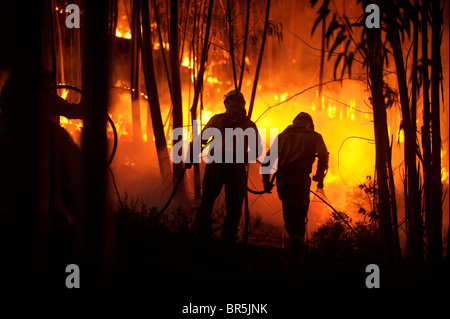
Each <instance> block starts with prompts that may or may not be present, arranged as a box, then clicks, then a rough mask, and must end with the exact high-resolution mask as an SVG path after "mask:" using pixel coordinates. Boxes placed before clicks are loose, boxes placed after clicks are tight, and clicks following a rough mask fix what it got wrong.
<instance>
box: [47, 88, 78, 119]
mask: <svg viewBox="0 0 450 319" xmlns="http://www.w3.org/2000/svg"><path fill="white" fill-rule="evenodd" d="M42 98H43V103H44V105H45V106H46V107H48V108H49V111H50V112H51V113H52V114H54V115H60V116H64V117H66V118H68V119H81V118H83V116H82V109H83V106H82V102H80V103H79V104H75V103H69V102H67V101H66V100H64V99H63V98H62V97H60V96H58V95H56V94H44V95H43V97H42Z"/></svg>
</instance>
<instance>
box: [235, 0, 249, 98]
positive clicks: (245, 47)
mask: <svg viewBox="0 0 450 319" xmlns="http://www.w3.org/2000/svg"><path fill="white" fill-rule="evenodd" d="M250 3H251V0H247V12H246V17H245V31H244V32H245V33H244V48H243V49H242V62H241V74H240V76H239V86H238V89H239V91H240V90H241V88H242V81H243V79H244V70H245V55H246V54H247V42H248V26H249V22H250Z"/></svg>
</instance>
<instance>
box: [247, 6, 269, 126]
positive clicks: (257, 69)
mask: <svg viewBox="0 0 450 319" xmlns="http://www.w3.org/2000/svg"><path fill="white" fill-rule="evenodd" d="M269 13H270V0H267V4H266V16H265V20H264V30H263V34H262V42H261V49H260V50H259V57H258V64H257V65H256V72H255V79H254V80H253V87H252V96H251V98H250V106H249V108H248V117H249V118H251V117H252V113H253V105H254V103H255V97H256V89H257V87H258V79H259V72H260V70H261V65H262V59H263V56H264V47H265V44H266V38H267V28H268V26H269Z"/></svg>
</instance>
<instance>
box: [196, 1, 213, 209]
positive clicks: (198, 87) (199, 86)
mask: <svg viewBox="0 0 450 319" xmlns="http://www.w3.org/2000/svg"><path fill="white" fill-rule="evenodd" d="M213 4H214V1H213V0H210V1H209V5H208V17H207V21H206V30H205V40H204V43H203V48H202V56H201V60H200V70H199V72H198V76H197V81H196V83H195V92H194V99H193V101H192V107H191V119H192V128H193V130H194V120H197V104H198V100H199V97H200V93H201V91H202V89H203V75H204V73H205V67H206V61H207V57H208V50H209V33H210V29H211V17H212V9H213ZM200 129H201V127H200ZM198 133H199V134H201V132H198ZM200 189H201V185H200V169H199V165H198V164H194V197H195V198H194V199H195V202H196V203H197V202H198V201H199V200H200V195H201V194H200Z"/></svg>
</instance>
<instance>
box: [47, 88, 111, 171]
mask: <svg viewBox="0 0 450 319" xmlns="http://www.w3.org/2000/svg"><path fill="white" fill-rule="evenodd" d="M50 89H67V90H72V91H75V92H77V93H80V94H83V91H82V90H81V89H79V88H77V87H76V86H72V85H67V84H59V85H56V86H54V87H52V88H50ZM106 120H107V121H108V123H109V125H110V126H111V129H112V131H113V139H114V144H113V148H112V150H111V154H110V155H109V158H108V162H107V165H106V167H109V166H110V165H111V163H112V161H113V159H114V156H115V155H116V151H117V143H118V140H119V136H118V134H117V129H116V126H115V125H114V121H113V120H112V119H111V117H110V116H109V114H108V113H106Z"/></svg>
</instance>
